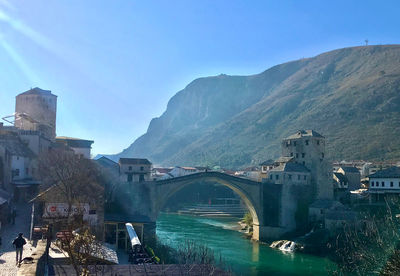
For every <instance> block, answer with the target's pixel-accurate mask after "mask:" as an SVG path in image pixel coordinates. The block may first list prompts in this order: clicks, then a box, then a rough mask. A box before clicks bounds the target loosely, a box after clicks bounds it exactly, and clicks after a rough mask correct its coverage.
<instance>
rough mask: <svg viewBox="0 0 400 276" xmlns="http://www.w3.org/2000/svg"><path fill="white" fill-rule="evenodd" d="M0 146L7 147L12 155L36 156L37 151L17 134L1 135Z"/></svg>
mask: <svg viewBox="0 0 400 276" xmlns="http://www.w3.org/2000/svg"><path fill="white" fill-rule="evenodd" d="M0 146H3V147H5V148H6V149H7V150H8V151H9V152H10V153H11V154H12V155H14V156H21V157H29V158H33V157H35V156H36V155H35V153H34V152H33V151H31V149H30V148H29V147H28V146H27V144H26V143H25V142H23V141H22V140H21V139H20V138H19V137H18V136H17V135H15V134H4V135H0Z"/></svg>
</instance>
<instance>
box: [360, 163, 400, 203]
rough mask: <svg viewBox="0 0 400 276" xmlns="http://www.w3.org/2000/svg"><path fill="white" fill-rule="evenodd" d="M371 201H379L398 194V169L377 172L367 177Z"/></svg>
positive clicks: (399, 186)
mask: <svg viewBox="0 0 400 276" xmlns="http://www.w3.org/2000/svg"><path fill="white" fill-rule="evenodd" d="M368 191H369V193H370V200H371V201H381V200H383V199H384V196H385V195H387V194H396V195H398V194H399V193H400V167H391V168H388V169H385V170H381V171H377V172H376V173H374V174H371V175H370V176H369V190H368Z"/></svg>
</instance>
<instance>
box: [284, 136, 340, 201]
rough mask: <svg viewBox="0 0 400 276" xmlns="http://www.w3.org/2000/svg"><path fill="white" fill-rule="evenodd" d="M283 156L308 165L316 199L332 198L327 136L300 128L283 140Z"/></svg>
mask: <svg viewBox="0 0 400 276" xmlns="http://www.w3.org/2000/svg"><path fill="white" fill-rule="evenodd" d="M282 156H285V157H293V162H296V163H298V164H302V165H304V166H306V167H307V168H308V169H309V170H310V172H311V184H312V185H313V187H314V191H315V197H316V199H332V198H333V187H332V176H331V173H330V172H331V170H330V166H329V163H328V162H327V160H326V156H325V137H324V136H322V135H321V134H319V133H318V132H316V131H314V130H299V131H298V132H296V133H295V134H293V135H291V136H289V137H287V138H285V139H283V140H282Z"/></svg>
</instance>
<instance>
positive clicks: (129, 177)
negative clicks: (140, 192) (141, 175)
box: [128, 173, 133, 182]
mask: <svg viewBox="0 0 400 276" xmlns="http://www.w3.org/2000/svg"><path fill="white" fill-rule="evenodd" d="M132 180H133V177H132V174H131V173H130V174H128V182H132Z"/></svg>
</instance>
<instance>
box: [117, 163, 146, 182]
mask: <svg viewBox="0 0 400 276" xmlns="http://www.w3.org/2000/svg"><path fill="white" fill-rule="evenodd" d="M118 164H119V169H120V178H121V181H123V182H144V181H150V180H151V170H152V164H151V163H150V161H149V160H147V159H143V158H120V159H119V161H118Z"/></svg>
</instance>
